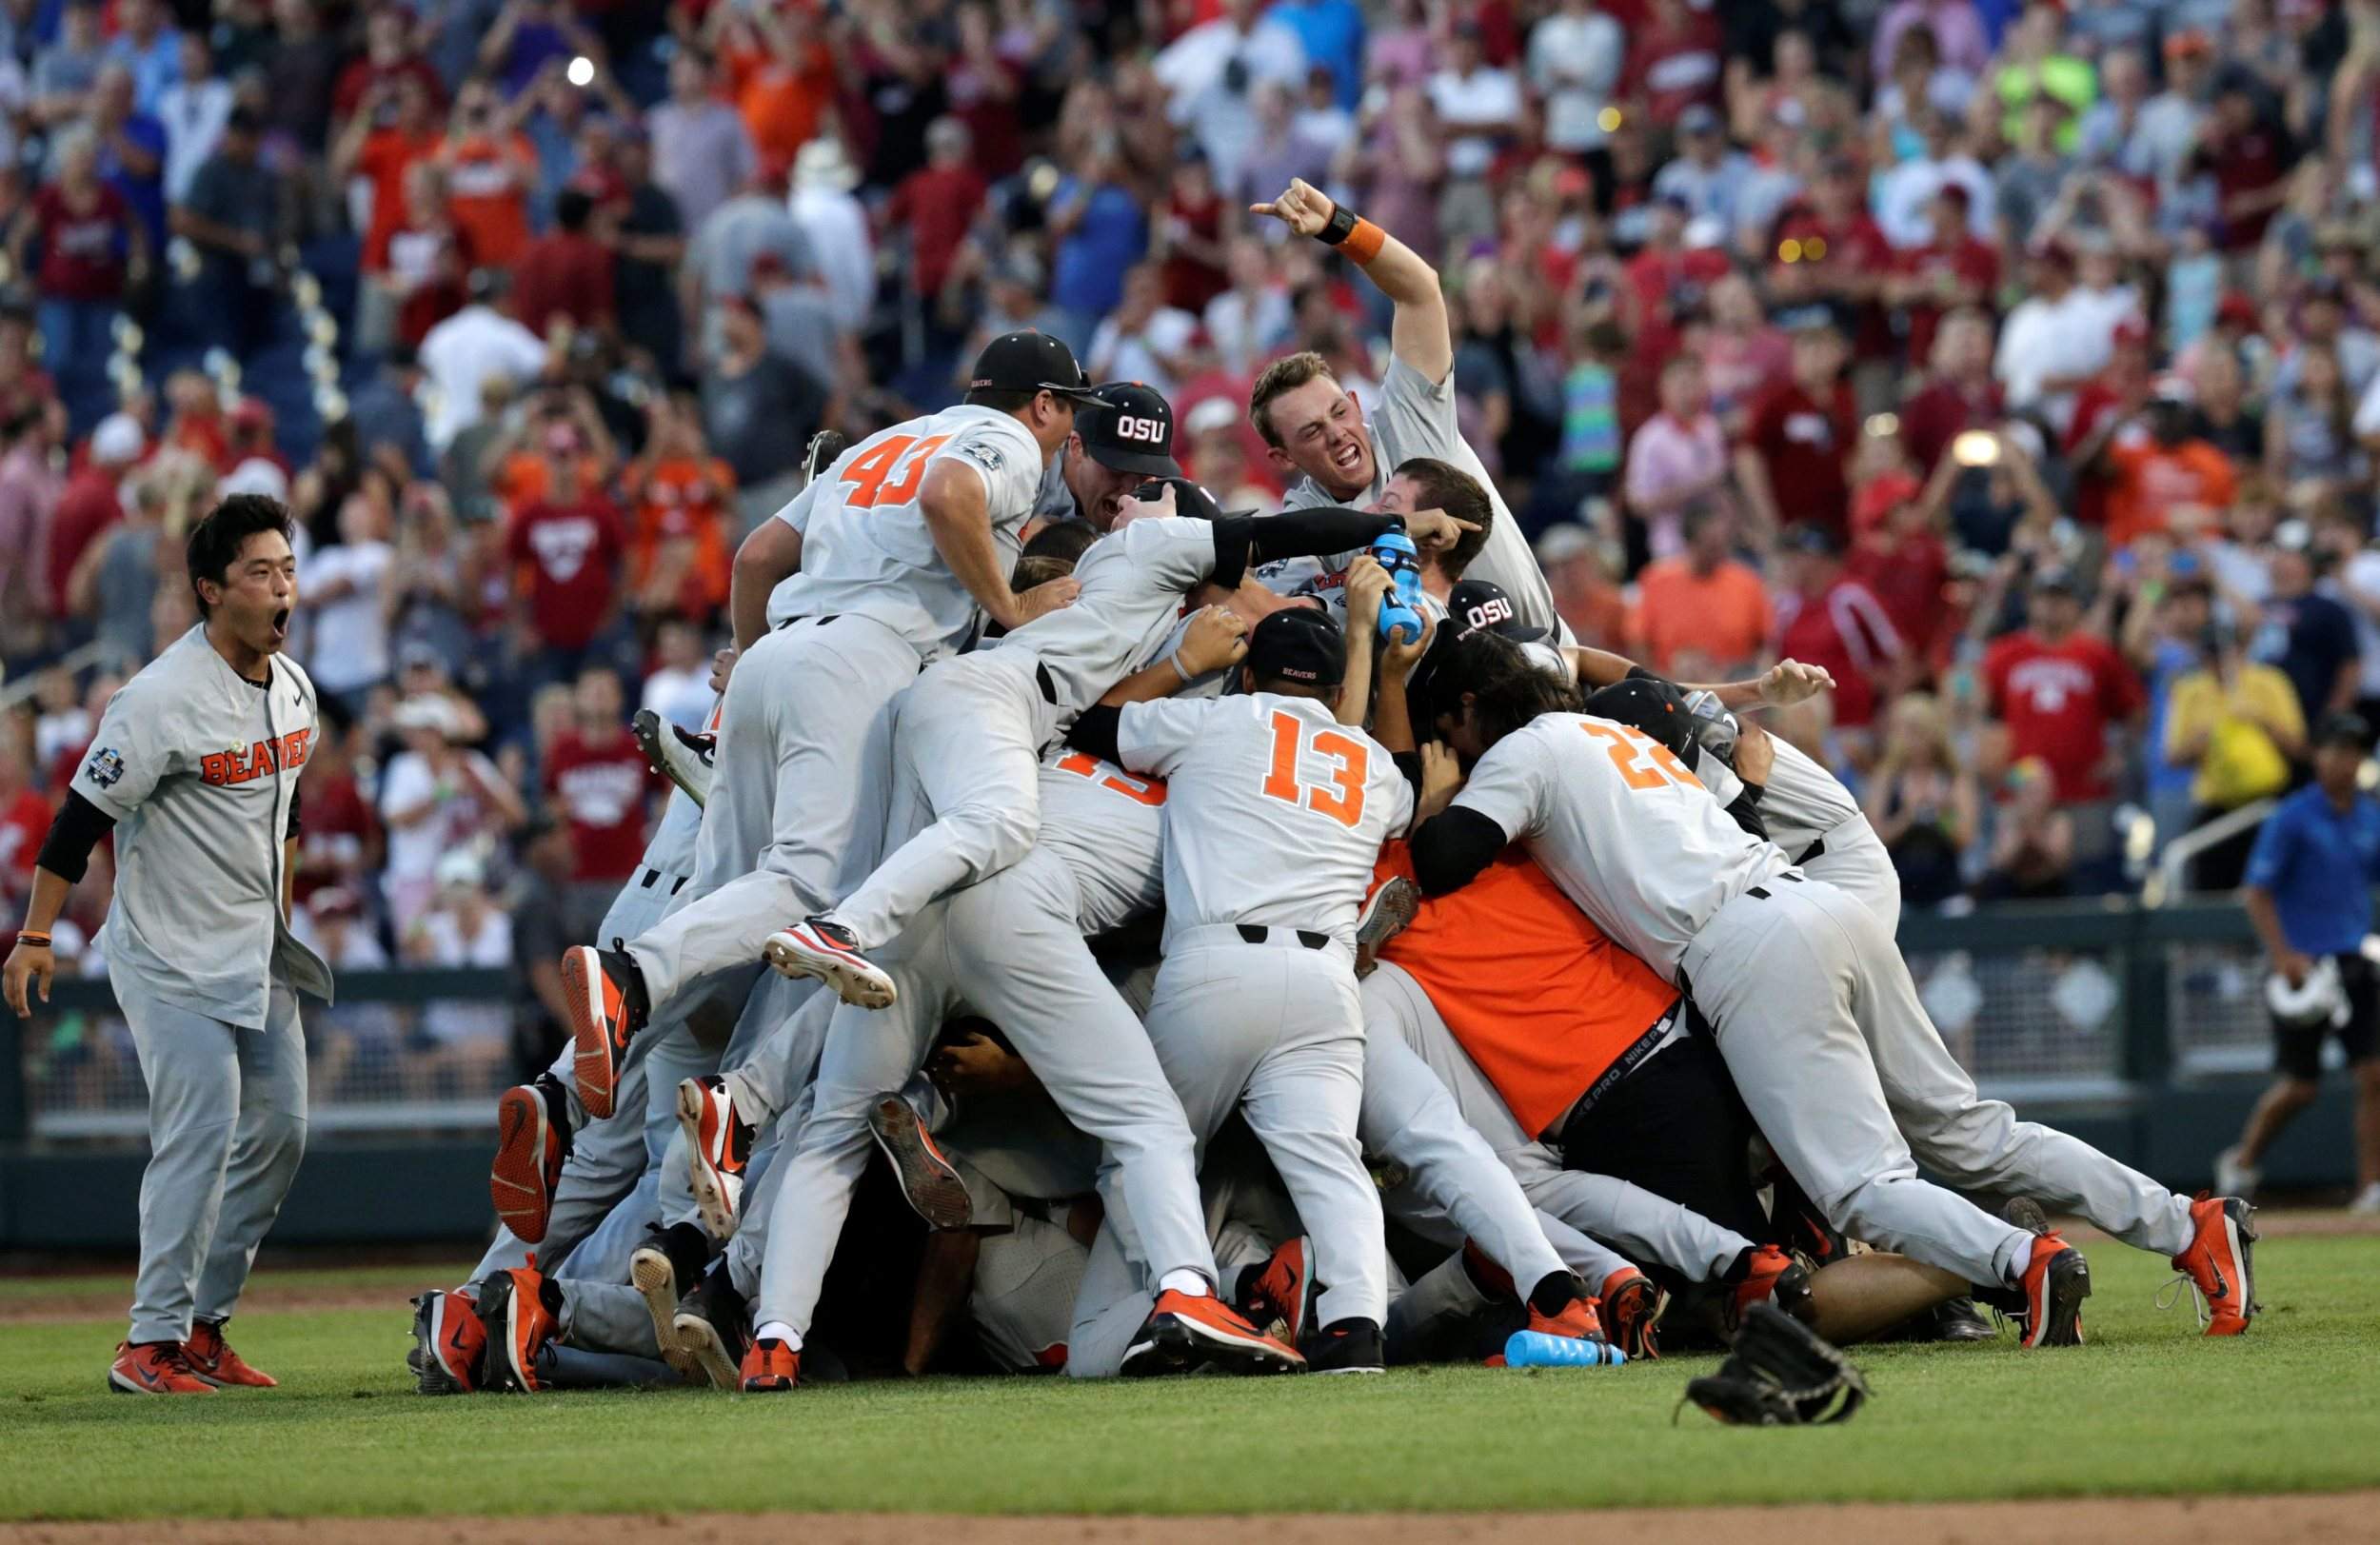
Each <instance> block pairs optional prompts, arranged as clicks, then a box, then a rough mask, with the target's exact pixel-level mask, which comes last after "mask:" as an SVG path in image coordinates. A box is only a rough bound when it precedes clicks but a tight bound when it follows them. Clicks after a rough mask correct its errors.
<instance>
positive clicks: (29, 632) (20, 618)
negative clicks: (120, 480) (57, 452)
mask: <svg viewBox="0 0 2380 1545" xmlns="http://www.w3.org/2000/svg"><path fill="white" fill-rule="evenodd" d="M65 417H66V415H65V414H64V412H62V411H61V410H60V409H59V408H58V406H57V405H55V404H40V403H35V404H30V405H27V406H20V407H18V408H16V409H15V410H14V411H13V412H11V413H10V415H9V417H8V419H7V421H6V422H5V424H4V425H0V439H5V441H6V444H7V446H8V454H7V455H6V456H4V457H0V658H5V659H9V660H15V659H18V658H21V657H23V656H25V655H28V654H31V653H33V652H35V650H36V648H37V646H38V640H39V638H40V630H41V627H42V625H43V620H44V619H45V618H47V617H48V616H49V615H50V591H49V586H48V584H47V583H46V580H47V577H48V576H47V565H45V564H44V563H43V562H42V552H41V548H42V544H43V540H44V539H45V538H46V537H47V536H48V534H49V531H50V517H51V512H52V511H53V510H55V509H56V508H57V505H58V500H59V497H60V496H61V495H62V494H63V493H64V492H65V489H66V481H65V480H64V479H63V478H61V477H60V476H59V475H58V473H57V470H56V469H55V468H54V467H52V466H51V465H50V451H51V450H52V449H54V448H55V447H56V445H57V441H58V437H59V434H60V432H61V431H62V430H63V429H64V427H65Z"/></svg>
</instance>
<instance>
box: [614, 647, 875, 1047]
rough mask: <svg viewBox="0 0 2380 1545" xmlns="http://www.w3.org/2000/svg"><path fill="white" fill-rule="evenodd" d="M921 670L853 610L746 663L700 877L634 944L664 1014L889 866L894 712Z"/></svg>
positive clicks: (728, 715) (698, 857)
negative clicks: (686, 992)
mask: <svg viewBox="0 0 2380 1545" xmlns="http://www.w3.org/2000/svg"><path fill="white" fill-rule="evenodd" d="M919 664H920V662H919V659H918V653H917V650H916V649H915V648H913V647H911V646H910V644H909V643H908V642H907V641H906V640H904V639H903V638H902V637H901V635H900V634H898V633H896V632H894V631H893V630H892V629H890V628H888V627H885V626H884V625H883V624H881V623H876V622H872V621H870V620H869V619H867V618H864V617H859V616H853V615H849V614H845V615H842V616H836V617H829V618H805V619H803V620H802V621H800V622H796V623H791V624H787V625H785V626H784V627H782V628H779V629H778V630H777V631H776V632H774V633H771V634H769V635H768V636H767V637H766V638H764V639H762V640H761V641H759V642H758V643H756V644H753V645H752V648H751V650H750V652H749V653H747V654H745V655H744V658H743V659H742V660H740V661H738V662H737V663H736V669H735V674H734V675H733V676H732V677H730V678H729V679H728V682H727V694H726V701H725V703H724V712H723V714H722V716H721V721H720V728H719V742H718V745H717V748H716V750H715V752H714V755H713V773H712V778H711V792H710V799H709V802H707V803H706V804H705V805H704V809H703V830H702V835H701V836H700V837H699V838H698V839H697V841H696V842H695V849H694V882H693V883H692V884H690V885H688V886H687V887H686V888H685V890H684V892H682V893H681V894H680V896H679V898H678V901H679V904H678V905H676V906H675V907H673V908H672V909H671V911H670V914H669V916H668V917H666V918H664V920H663V921H661V922H660V923H659V924H658V925H657V926H655V927H653V928H651V929H649V930H647V931H646V932H645V934H643V935H642V936H640V937H639V938H637V939H634V940H632V941H629V944H628V951H629V953H630V954H631V955H633V956H635V958H636V963H637V965H638V967H639V969H641V970H642V971H643V972H644V973H645V991H646V993H647V994H648V995H649V996H650V998H651V1000H652V1005H653V1007H654V1009H655V1010H656V1011H657V1012H658V1011H659V1010H660V1008H661V1007H662V1006H663V1005H664V1003H666V1002H667V1001H668V1000H669V999H670V998H671V997H672V996H673V995H674V994H676V993H677V992H678V991H679V990H680V989H681V988H683V987H684V986H685V985H686V984H687V983H689V982H691V981H694V980H698V979H700V978H702V977H705V976H708V975H710V974H711V973H712V972H715V971H722V970H725V969H727V968H728V967H730V966H739V965H750V964H752V963H754V962H755V961H759V960H760V958H761V946H762V945H763V944H764V943H765V942H767V940H768V936H769V935H770V934H772V933H775V932H776V931H777V930H778V929H780V928H783V927H788V926H790V925H791V924H793V923H796V922H799V921H802V920H803V918H805V917H809V916H811V915H813V914H815V913H821V912H824V911H826V910H827V908H828V907H829V906H831V905H832V904H833V902H834V901H835V899H836V898H837V897H839V896H841V895H843V892H844V891H845V890H846V889H848V888H849V887H850V886H851V885H853V884H856V883H857V882H858V881H859V878H860V877H861V876H863V875H865V874H866V873H867V872H868V870H870V869H871V868H873V867H874V866H875V860H876V852H877V845H878V839H879V837H880V836H881V835H882V833H883V822H884V806H883V788H884V786H885V784H886V783H887V782H888V780H887V778H886V776H885V768H886V767H887V765H888V764H889V762H890V749H891V747H890V724H891V704H892V701H893V699H894V697H895V696H896V695H897V694H899V693H900V691H901V690H902V688H903V687H905V686H907V685H908V684H909V683H910V682H912V681H914V680H915V679H916V677H917V673H918V666H919Z"/></svg>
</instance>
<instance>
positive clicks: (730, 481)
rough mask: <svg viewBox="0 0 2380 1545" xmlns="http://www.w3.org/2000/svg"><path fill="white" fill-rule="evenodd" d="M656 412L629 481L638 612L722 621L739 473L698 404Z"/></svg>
mask: <svg viewBox="0 0 2380 1545" xmlns="http://www.w3.org/2000/svg"><path fill="white" fill-rule="evenodd" d="M649 414H650V421H651V432H650V433H649V435H648V436H647V438H646V441H645V454H644V455H643V456H640V457H639V458H637V460H635V461H634V462H631V463H630V464H629V465H628V468H627V470H626V471H625V473H623V474H622V476H621V487H622V491H623V492H624V493H625V496H626V499H627V502H628V507H629V513H630V515H631V516H632V517H633V519H634V521H635V528H634V530H633V531H632V532H631V534H630V537H629V543H630V548H629V561H628V573H629V584H630V585H631V587H632V588H633V590H634V591H635V595H636V608H637V610H638V611H639V612H640V613H642V614H643V615H645V616H646V617H655V618H659V617H671V616H677V617H687V618H704V617H711V616H715V615H716V614H717V613H718V611H719V609H720V608H721V607H722V606H724V605H725V604H727V580H728V565H729V563H730V560H731V558H732V552H731V548H732V546H733V542H732V540H731V537H730V533H729V525H728V523H729V519H730V516H731V513H732V511H733V509H734V507H735V506H734V498H735V491H736V477H735V473H734V472H733V471H732V470H731V469H729V467H728V465H727V464H726V463H725V462H723V461H721V460H720V459H719V458H717V457H715V456H712V455H710V454H708V452H707V451H706V450H705V448H704V444H703V423H702V417H701V413H700V410H699V409H698V408H697V406H695V404H694V402H693V401H692V399H690V398H687V397H684V396H683V395H680V396H670V397H661V398H656V399H655V400H654V402H653V404H652V406H651V408H650V410H649ZM689 727H691V726H689Z"/></svg>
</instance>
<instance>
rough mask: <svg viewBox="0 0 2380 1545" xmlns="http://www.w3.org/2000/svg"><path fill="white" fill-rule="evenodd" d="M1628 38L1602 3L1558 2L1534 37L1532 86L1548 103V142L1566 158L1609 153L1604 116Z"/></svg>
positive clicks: (1592, 0) (1531, 45)
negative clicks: (1601, 5) (1604, 146)
mask: <svg viewBox="0 0 2380 1545" xmlns="http://www.w3.org/2000/svg"><path fill="white" fill-rule="evenodd" d="M1627 49H1628V36H1627V33H1625V32H1624V31H1622V30H1621V29H1620V25H1619V23H1618V22H1616V21H1615V20H1613V19H1612V17H1611V16H1610V15H1608V14H1606V13H1605V12H1604V11H1602V10H1598V9H1597V4H1596V0H1558V3H1557V6H1556V8H1555V10H1554V11H1553V13H1552V14H1551V15H1549V16H1547V17H1546V18H1545V19H1544V20H1543V21H1541V22H1539V23H1537V27H1536V29H1535V30H1533V31H1531V32H1530V34H1529V60H1528V68H1529V84H1530V86H1531V87H1532V88H1534V89H1536V91H1537V94H1538V95H1539V96H1540V97H1541V98H1543V99H1544V102H1545V143H1546V145H1547V146H1548V147H1549V148H1551V149H1556V150H1559V151H1561V152H1563V153H1564V154H1566V155H1584V154H1588V153H1591V152H1595V151H1599V150H1601V149H1603V142H1604V140H1605V139H1606V138H1607V137H1608V136H1609V134H1610V130H1609V129H1606V128H1605V127H1604V124H1603V112H1604V109H1605V107H1606V106H1607V105H1608V104H1609V103H1610V101H1611V99H1612V91H1613V89H1614V88H1615V87H1616V86H1617V85H1618V84H1619V70H1620V65H1621V62H1622V61H1623V60H1624V59H1625V58H1626V57H1627Z"/></svg>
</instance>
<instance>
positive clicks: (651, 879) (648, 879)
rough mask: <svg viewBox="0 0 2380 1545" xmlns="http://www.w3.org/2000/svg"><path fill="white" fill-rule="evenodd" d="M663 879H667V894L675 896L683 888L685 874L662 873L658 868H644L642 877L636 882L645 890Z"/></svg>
mask: <svg viewBox="0 0 2380 1545" xmlns="http://www.w3.org/2000/svg"><path fill="white" fill-rule="evenodd" d="M664 880H666V881H669V894H670V895H672V896H675V895H677V894H678V893H679V892H680V891H682V890H684V889H685V881H686V877H685V876H684V875H664V874H663V873H662V872H661V871H660V870H659V869H647V870H645V876H644V878H643V879H641V880H639V881H637V884H638V885H639V886H641V887H643V888H644V889H645V890H651V889H652V888H653V887H654V886H655V885H658V884H660V883H661V882H662V881H664Z"/></svg>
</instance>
